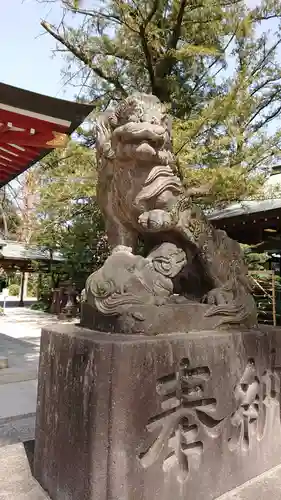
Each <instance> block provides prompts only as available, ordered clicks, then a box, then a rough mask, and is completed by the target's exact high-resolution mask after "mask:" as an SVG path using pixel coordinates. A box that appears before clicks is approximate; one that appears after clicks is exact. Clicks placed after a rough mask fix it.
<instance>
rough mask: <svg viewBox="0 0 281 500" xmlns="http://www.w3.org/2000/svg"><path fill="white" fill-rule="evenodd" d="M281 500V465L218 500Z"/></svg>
mask: <svg viewBox="0 0 281 500" xmlns="http://www.w3.org/2000/svg"><path fill="white" fill-rule="evenodd" d="M266 498H268V500H281V466H279V467H274V469H271V470H270V471H267V472H265V473H264V474H261V475H260V476H258V477H256V478H255V479H252V480H250V481H247V483H245V484H243V485H242V486H240V487H239V488H235V490H233V491H230V492H229V493H226V494H224V495H222V496H221V497H219V498H217V499H216V500H265V499H266Z"/></svg>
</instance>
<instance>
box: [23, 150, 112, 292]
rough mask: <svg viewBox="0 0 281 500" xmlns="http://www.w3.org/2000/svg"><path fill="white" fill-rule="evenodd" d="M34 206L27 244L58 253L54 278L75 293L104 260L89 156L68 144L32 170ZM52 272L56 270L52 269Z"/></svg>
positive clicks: (88, 152) (92, 163)
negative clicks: (73, 286) (63, 278)
mask: <svg viewBox="0 0 281 500" xmlns="http://www.w3.org/2000/svg"><path fill="white" fill-rule="evenodd" d="M36 178H37V180H38V184H37V194H38V198H37V203H36V206H35V211H34V215H33V222H32V226H33V238H32V242H33V243H36V244H37V245H39V246H40V247H42V248H45V249H48V250H49V251H50V252H51V253H54V252H56V251H60V253H61V254H62V257H63V258H64V262H63V263H62V265H61V266H60V269H59V270H60V272H61V273H64V274H65V275H67V276H68V277H70V278H71V279H72V280H74V281H75V282H76V283H77V285H78V286H80V288H81V287H82V288H83V286H84V283H85V279H86V277H87V276H88V275H89V274H90V273H91V272H93V271H94V270H95V269H96V268H98V267H100V265H101V264H102V263H103V260H104V258H105V257H106V256H107V238H106V236H105V233H104V223H103V219H102V217H101V214H100V211H99V208H98V206H97V203H96V200H95V181H96V170H95V156H94V154H93V151H92V150H89V149H87V148H85V147H84V146H81V145H80V144H78V143H75V142H72V141H70V142H69V144H68V146H67V148H66V149H64V150H55V151H53V152H52V153H51V154H50V155H48V156H47V157H46V158H45V159H44V160H43V161H42V162H41V163H40V165H39V166H38V167H37V175H36ZM56 267H57V266H56Z"/></svg>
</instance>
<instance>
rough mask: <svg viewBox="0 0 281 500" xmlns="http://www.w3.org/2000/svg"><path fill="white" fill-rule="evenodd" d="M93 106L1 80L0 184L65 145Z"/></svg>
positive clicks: (3, 183) (5, 182)
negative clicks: (18, 86)
mask: <svg viewBox="0 0 281 500" xmlns="http://www.w3.org/2000/svg"><path fill="white" fill-rule="evenodd" d="M92 110H93V106H92V105H89V104H81V103H76V102H71V101H65V100H63V99H57V98H54V97H48V96H45V95H41V94H36V93H34V92H30V91H27V90H23V89H19V88H17V87H12V86H10V85H6V84H4V83H0V188H1V187H2V186H4V185H5V184H7V183H8V182H10V181H11V180H12V179H13V178H15V177H17V176H18V175H20V174H21V173H22V172H24V171H25V170H27V169H28V168H29V167H31V166H32V165H33V164H34V163H36V162H37V161H39V160H40V159H42V158H43V157H44V156H45V155H46V154H48V153H49V152H50V151H51V150H52V149H54V148H58V147H63V146H64V145H65V144H66V142H67V136H68V135H70V134H71V133H72V132H73V131H74V130H75V129H76V128H77V127H78V126H79V125H80V124H81V123H82V122H83V121H84V120H85V118H86V117H87V116H88V115H89V113H90V112H91V111H92Z"/></svg>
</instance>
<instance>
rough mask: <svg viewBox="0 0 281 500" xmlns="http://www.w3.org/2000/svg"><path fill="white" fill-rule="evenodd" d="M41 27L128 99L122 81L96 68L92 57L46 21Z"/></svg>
mask: <svg viewBox="0 0 281 500" xmlns="http://www.w3.org/2000/svg"><path fill="white" fill-rule="evenodd" d="M41 26H42V27H43V28H44V29H45V30H46V31H47V32H48V33H49V34H50V35H52V37H53V38H55V40H57V41H58V42H59V43H61V44H62V45H64V46H65V47H66V48H67V49H68V50H69V51H70V52H71V53H72V54H73V55H74V56H75V57H77V59H79V60H80V61H82V62H83V63H84V64H85V65H86V66H88V67H89V68H90V69H91V70H92V71H93V72H94V73H95V74H96V75H97V76H98V77H99V78H101V79H102V80H105V81H107V82H108V83H111V84H112V85H114V86H115V88H116V90H119V92H121V94H122V95H123V96H124V97H127V92H126V90H125V89H124V87H123V85H121V83H120V81H119V80H118V78H114V77H112V76H110V75H106V74H105V73H104V71H103V70H102V69H101V68H99V67H98V66H95V65H94V64H93V63H92V61H91V59H90V57H89V56H88V55H86V54H85V52H83V51H82V50H80V49H78V48H77V47H75V46H74V45H73V44H72V43H70V42H69V41H68V40H66V38H63V37H62V36H61V35H60V34H59V33H57V32H56V31H55V30H54V29H53V27H52V26H51V25H50V24H49V23H47V22H46V21H42V22H41Z"/></svg>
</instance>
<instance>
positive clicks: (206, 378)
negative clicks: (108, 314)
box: [34, 325, 281, 500]
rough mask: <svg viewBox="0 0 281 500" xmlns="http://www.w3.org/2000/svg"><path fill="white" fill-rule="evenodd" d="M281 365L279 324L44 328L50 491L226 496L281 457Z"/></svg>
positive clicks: (44, 461)
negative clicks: (196, 328) (207, 328)
mask: <svg viewBox="0 0 281 500" xmlns="http://www.w3.org/2000/svg"><path fill="white" fill-rule="evenodd" d="M279 338H280V340H279ZM280 367H281V335H280V331H279V332H278V330H274V329H270V328H267V329H266V330H263V331H258V330H252V331H245V332H238V331H235V332H234V331H233V332H231V331H229V332H200V333H198V332H196V333H188V334H185V333H182V334H179V333H178V334H170V335H161V336H157V337H145V336H136V335H135V336H128V335H117V334H116V335H110V334H100V333H97V332H94V331H90V330H86V329H83V328H79V327H75V326H73V325H67V326H65V325H61V326H58V327H57V328H55V329H44V330H43V333H42V343H41V358H40V368H39V389H38V407H37V423H36V444H35V463H34V471H35V477H36V479H37V480H38V481H39V483H40V484H41V485H42V486H43V488H44V489H45V490H46V491H47V492H48V493H49V495H50V497H51V499H52V500H68V499H69V500H70V499H71V500H171V498H173V499H174V500H194V499H195V498H196V500H212V499H214V498H217V497H218V496H220V495H222V494H223V493H224V492H226V491H229V490H231V489H233V488H235V487H236V486H238V485H240V484H242V483H244V482H245V481H248V480H249V479H251V478H253V477H255V476H257V475H259V474H261V473H263V472H264V471H266V470H268V469H270V468H272V467H274V466H276V465H278V464H279V463H280V462H281V425H280V378H279V371H280V369H281V368H280Z"/></svg>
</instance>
